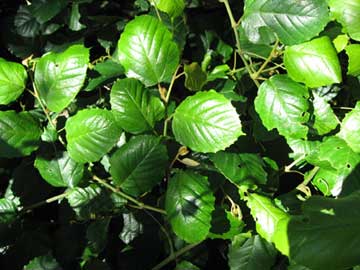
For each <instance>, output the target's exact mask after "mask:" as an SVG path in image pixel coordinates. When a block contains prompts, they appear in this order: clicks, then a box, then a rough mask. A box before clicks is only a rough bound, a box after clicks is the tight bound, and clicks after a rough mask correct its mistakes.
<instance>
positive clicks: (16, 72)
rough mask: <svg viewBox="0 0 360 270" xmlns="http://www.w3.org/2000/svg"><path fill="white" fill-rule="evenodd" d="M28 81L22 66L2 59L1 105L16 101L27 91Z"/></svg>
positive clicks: (0, 73) (0, 68) (0, 72)
mask: <svg viewBox="0 0 360 270" xmlns="http://www.w3.org/2000/svg"><path fill="white" fill-rule="evenodd" d="M26 79H27V73H26V70H25V68H24V67H23V66H22V65H20V64H18V63H14V62H9V61H6V60H5V59H3V58H0V104H4V105H7V104H9V103H10V102H12V101H14V100H16V99H17V98H18V97H19V96H20V95H21V94H22V92H23V91H24V90H25V84H26Z"/></svg>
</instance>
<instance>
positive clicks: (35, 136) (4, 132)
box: [0, 111, 41, 158]
mask: <svg viewBox="0 0 360 270" xmlns="http://www.w3.org/2000/svg"><path fill="white" fill-rule="evenodd" d="M40 136H41V129H40V126H39V123H38V122H37V121H36V120H35V119H34V118H33V117H32V115H31V114H30V113H28V112H20V113H16V112H15V111H0V157H6V158H13V157H22V156H27V155H30V154H31V153H32V152H33V151H35V150H36V149H37V148H38V146H39V142H40Z"/></svg>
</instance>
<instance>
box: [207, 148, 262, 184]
mask: <svg viewBox="0 0 360 270" xmlns="http://www.w3.org/2000/svg"><path fill="white" fill-rule="evenodd" d="M211 160H212V161H213V162H214V165H215V167H216V168H217V169H218V170H219V171H220V173H222V174H223V175H224V176H225V177H226V178H227V179H229V180H230V181H231V182H232V183H234V184H235V185H240V186H243V185H245V186H250V187H254V186H256V185H257V184H265V183H266V181H267V173H266V171H265V170H264V169H263V167H264V166H265V164H264V162H263V161H262V159H261V158H260V157H259V156H257V155H256V154H249V153H241V154H235V153H226V152H218V153H216V154H214V155H213V156H212V157H211Z"/></svg>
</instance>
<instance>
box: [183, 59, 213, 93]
mask: <svg viewBox="0 0 360 270" xmlns="http://www.w3.org/2000/svg"><path fill="white" fill-rule="evenodd" d="M184 72H185V87H186V88H187V89H189V90H191V91H200V90H201V89H202V88H203V86H204V84H205V83H206V78H207V75H206V73H205V72H204V71H203V70H202V69H201V67H200V66H199V64H198V63H197V62H193V63H191V64H189V65H185V66H184Z"/></svg>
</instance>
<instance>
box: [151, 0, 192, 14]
mask: <svg viewBox="0 0 360 270" xmlns="http://www.w3.org/2000/svg"><path fill="white" fill-rule="evenodd" d="M154 2H155V5H156V7H157V8H158V9H159V10H161V11H163V12H165V13H167V14H169V16H170V17H173V18H175V17H177V16H179V15H181V14H182V13H183V10H184V8H185V2H184V0H171V1H169V0H155V1H154Z"/></svg>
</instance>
